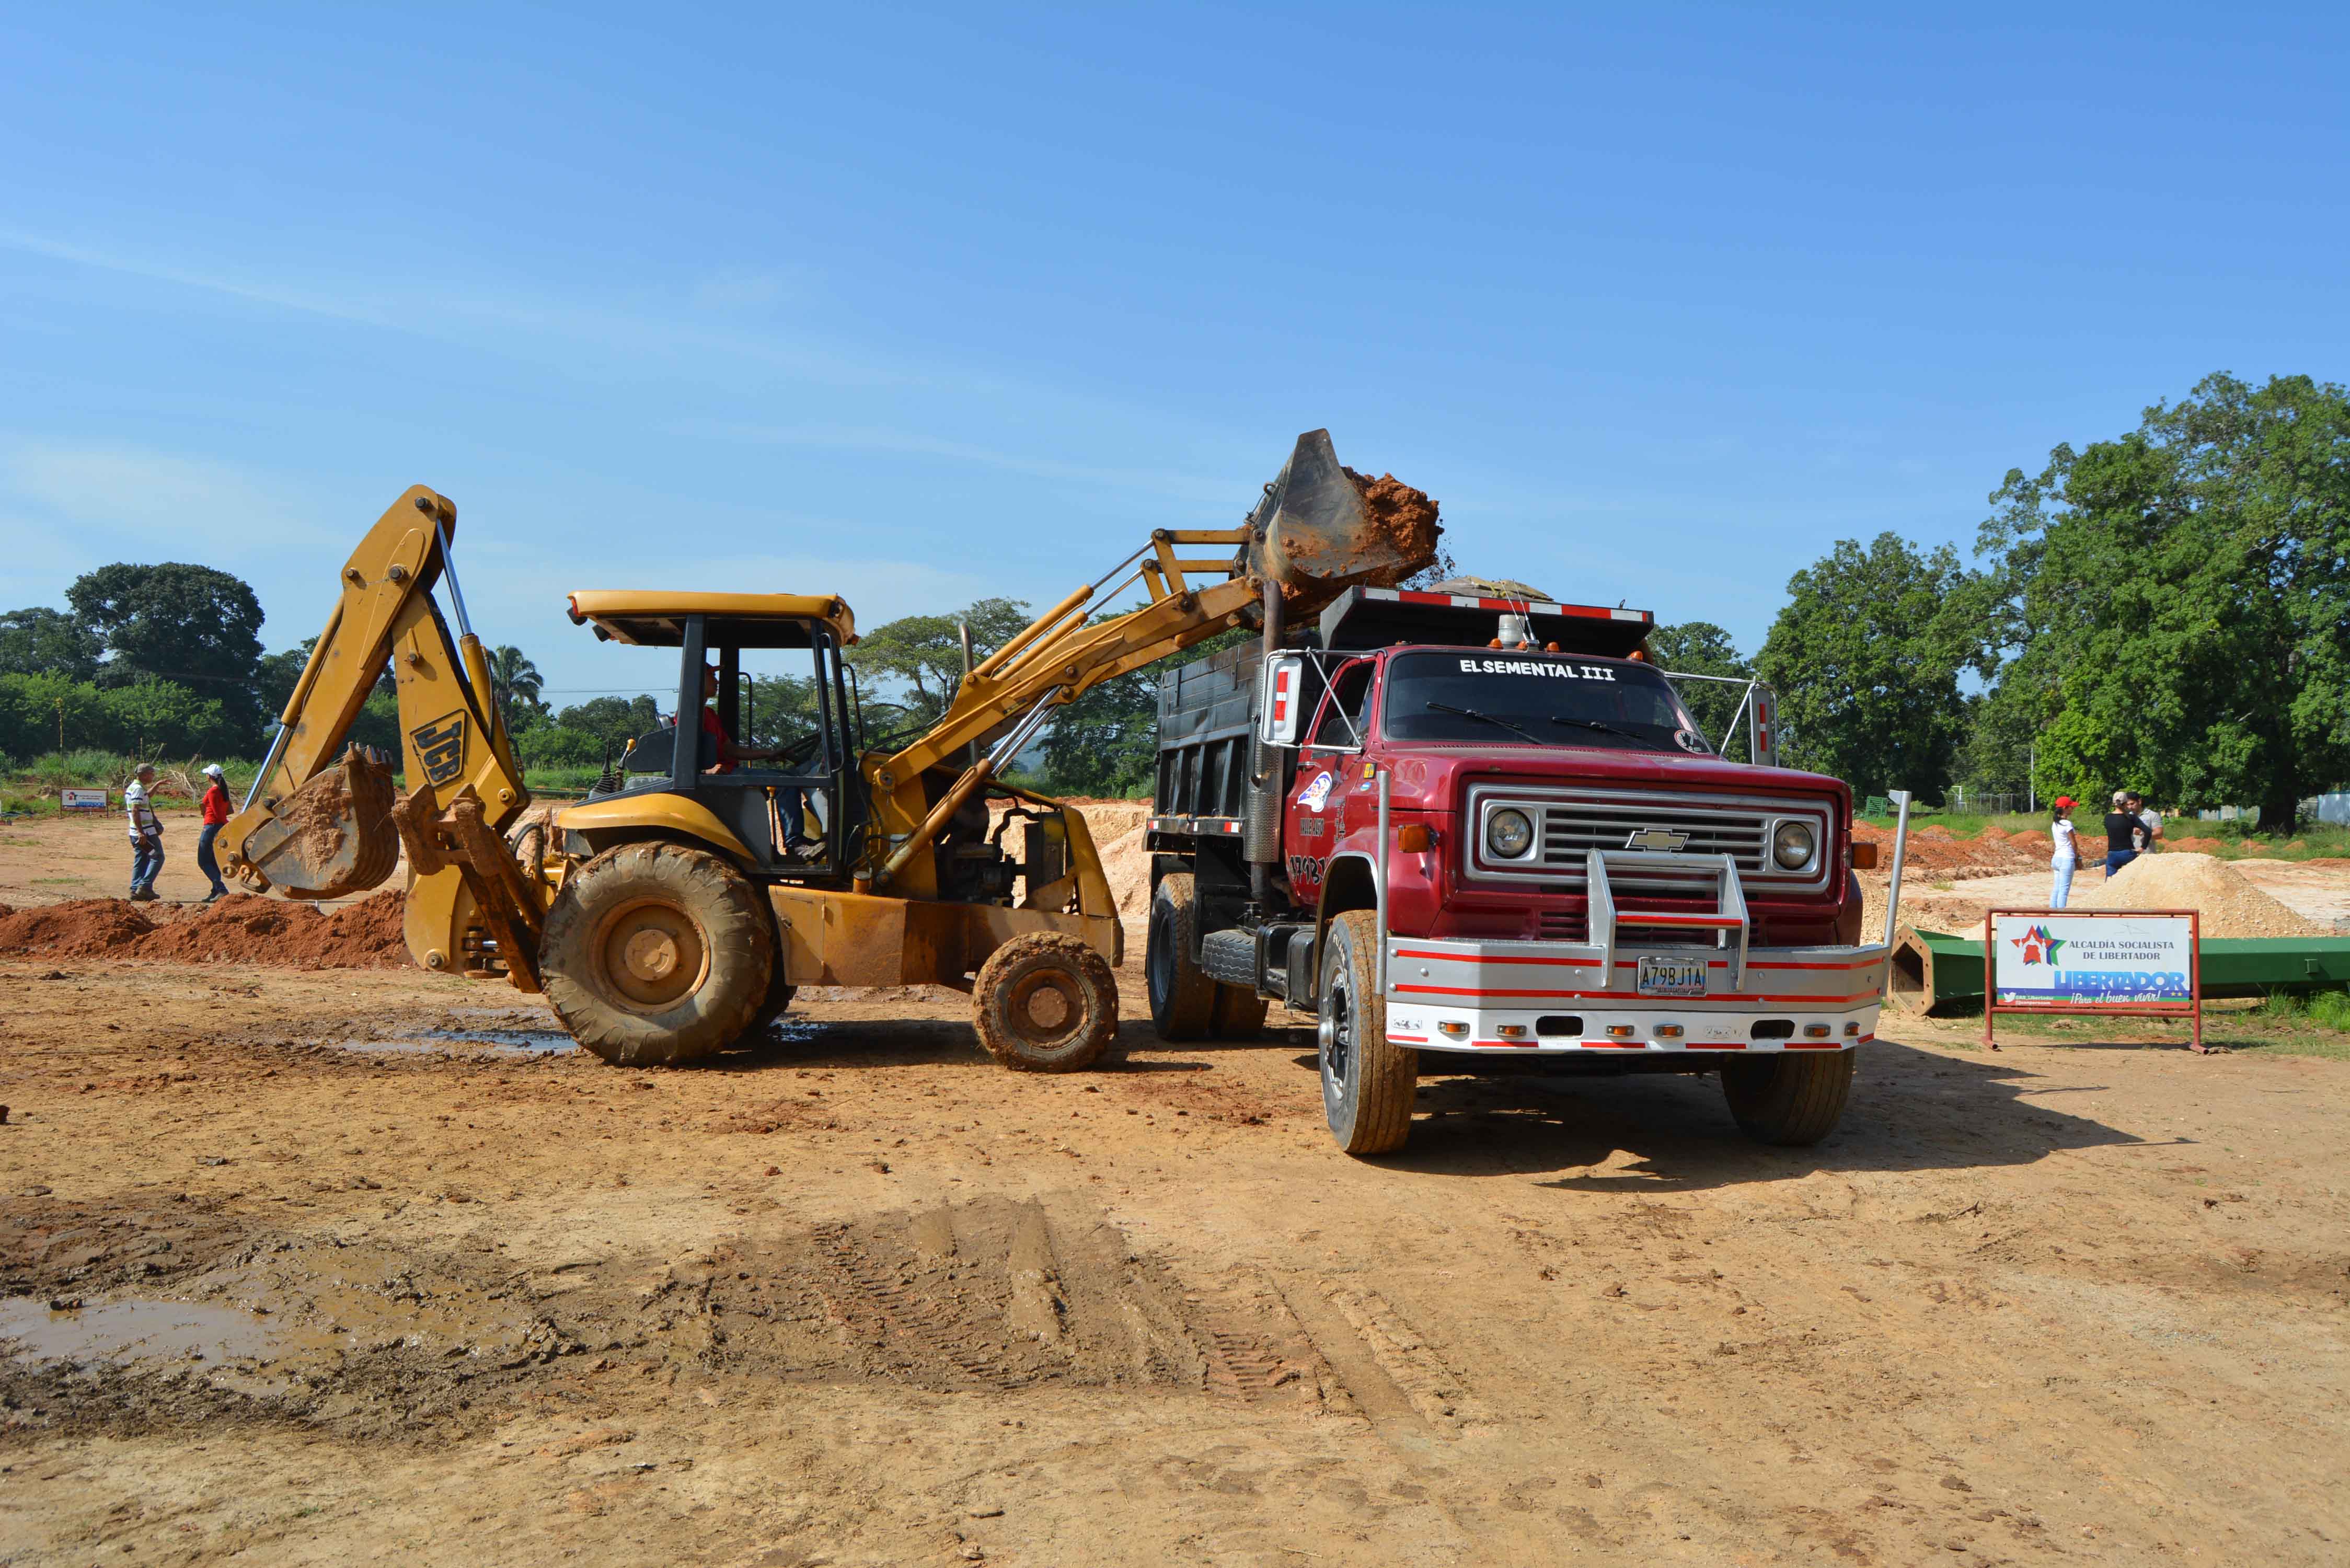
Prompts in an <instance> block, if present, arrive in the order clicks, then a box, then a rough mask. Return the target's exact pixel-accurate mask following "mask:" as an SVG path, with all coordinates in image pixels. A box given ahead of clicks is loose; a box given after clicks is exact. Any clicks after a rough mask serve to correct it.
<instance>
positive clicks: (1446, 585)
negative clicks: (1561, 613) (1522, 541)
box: [1428, 577, 1558, 604]
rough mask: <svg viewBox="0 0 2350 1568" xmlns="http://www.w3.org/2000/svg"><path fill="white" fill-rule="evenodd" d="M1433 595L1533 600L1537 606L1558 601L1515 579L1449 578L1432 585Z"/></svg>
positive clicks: (1531, 585) (1530, 584) (1430, 585)
mask: <svg viewBox="0 0 2350 1568" xmlns="http://www.w3.org/2000/svg"><path fill="white" fill-rule="evenodd" d="M1428 591H1429V592H1430V593H1431V594H1459V595H1461V597H1464V598H1481V599H1532V600H1533V601H1534V603H1536V604H1556V603H1557V602H1558V601H1557V600H1556V599H1555V598H1553V597H1551V596H1550V595H1548V594H1546V593H1544V592H1543V591H1542V590H1541V589H1540V588H1538V587H1534V585H1533V584H1532V583H1522V582H1519V581H1518V580H1516V579H1515V578H1513V577H1447V578H1445V579H1444V580H1443V581H1442V582H1440V583H1430V584H1429V585H1428Z"/></svg>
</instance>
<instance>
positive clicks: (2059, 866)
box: [2048, 794, 2081, 909]
mask: <svg viewBox="0 0 2350 1568" xmlns="http://www.w3.org/2000/svg"><path fill="white" fill-rule="evenodd" d="M2073 805H2074V801H2073V797H2072V796H2071V795H2069V794H2060V795H2058V796H2057V797H2056V805H2055V809H2054V815H2053V816H2052V817H2050V819H2049V822H2048V836H2049V837H2050V838H2053V839H2054V840H2055V848H2054V851H2052V852H2051V853H2050V855H2049V857H2048V869H2049V870H2050V871H2052V872H2054V874H2055V877H2056V886H2055V887H2054V888H2051V889H2050V890H2049V894H2048V907H2049V908H2050V909H2063V908H2064V901H2065V900H2066V899H2068V898H2071V897H2072V896H2073V870H2074V867H2077V866H2078V865H2080V863H2081V848H2080V844H2079V842H2078V840H2079V835H2077V834H2075V833H2074V831H2073V821H2072V818H2073Z"/></svg>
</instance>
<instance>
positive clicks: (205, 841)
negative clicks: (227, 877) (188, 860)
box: [196, 763, 228, 904]
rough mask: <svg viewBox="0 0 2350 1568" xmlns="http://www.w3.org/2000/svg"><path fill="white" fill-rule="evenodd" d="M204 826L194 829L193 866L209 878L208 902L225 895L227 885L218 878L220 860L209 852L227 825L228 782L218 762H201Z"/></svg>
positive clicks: (206, 899)
mask: <svg viewBox="0 0 2350 1568" xmlns="http://www.w3.org/2000/svg"><path fill="white" fill-rule="evenodd" d="M204 781H205V782H204V799H203V807H204V825H203V827H201V828H199V829H198V830H197V832H196V869H197V870H199V871H202V872H203V874H204V875H205V876H207V877H211V878H212V883H213V890H212V891H211V892H210V893H208V894H206V895H205V896H204V902H205V903H207V904H209V903H211V902H212V901H213V899H214V898H227V897H228V884H227V883H225V882H223V881H222V880H221V874H220V860H219V858H218V857H215V856H214V855H213V839H215V838H218V837H219V836H220V830H221V829H222V828H224V827H226V826H228V784H227V781H226V778H225V776H224V774H222V773H221V765H220V764H219V763H205V764H204Z"/></svg>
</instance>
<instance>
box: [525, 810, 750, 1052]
mask: <svg viewBox="0 0 2350 1568" xmlns="http://www.w3.org/2000/svg"><path fill="white" fill-rule="evenodd" d="M775 963H776V958H775V924H774V921H773V920H772V919H770V918H769V916H768V914H767V911H766V910H765V909H763V908H762V907H761V900H760V898H759V891H758V889H757V888H754V887H753V886H752V885H751V883H750V882H749V881H748V880H747V879H745V878H744V877H743V875H742V874H741V873H740V872H738V871H736V870H735V869H734V867H732V866H730V865H728V864H727V863H726V862H725V861H724V860H722V859H720V858H719V857H717V856H715V855H712V854H711V853H710V852H708V851H707V850H702V849H690V848H687V847H685V846H682V845H677V844H624V845H622V846H619V848H617V849H608V850H606V851H605V852H604V853H603V854H601V855H598V856H597V857H595V858H594V859H592V860H589V861H587V863H586V864H585V865H583V866H581V867H578V868H577V870H575V871H573V872H572V873H571V875H570V876H568V877H566V878H565V879H564V883H563V889H562V891H561V892H559V893H557V894H556V898H555V906H554V908H553V909H549V910H548V911H547V915H546V940H545V941H544V942H543V943H542V944H541V945H540V950H539V968H540V971H541V978H542V980H543V981H544V983H545V986H546V1000H547V1001H548V1002H551V1003H553V1004H554V1007H555V1013H556V1017H558V1018H560V1019H562V1020H563V1026H564V1027H565V1028H566V1029H567V1030H569V1031H570V1032H571V1036H572V1038H573V1039H575V1040H577V1041H578V1042H579V1044H582V1045H584V1046H586V1047H587V1049H588V1050H590V1051H593V1052H594V1053H595V1054H597V1055H598V1056H601V1057H602V1058H603V1059H604V1060H605V1061H607V1062H609V1063H611V1064H613V1065H614V1066H618V1067H660V1066H670V1065H673V1064H677V1063H680V1062H691V1061H692V1060H694V1059H695V1058H696V1057H700V1056H707V1055H709V1054H711V1053H712V1052H713V1051H716V1050H718V1049H719V1048H720V1047H722V1046H724V1045H728V1044H733V1042H734V1041H735V1040H737V1039H739V1038H741V1037H742V1035H743V1032H744V1031H745V1030H747V1029H748V1028H749V1027H750V1026H751V1023H752V1021H753V1020H754V1018H756V1017H757V1016H758V1013H759V1012H760V1010H761V1009H762V1008H763V1007H764V1005H765V1004H766V1003H767V1002H768V1001H769V1000H771V998H772V995H773V981H774V977H775ZM785 1000H787V1001H788V1000H789V998H788V996H786V999H785Z"/></svg>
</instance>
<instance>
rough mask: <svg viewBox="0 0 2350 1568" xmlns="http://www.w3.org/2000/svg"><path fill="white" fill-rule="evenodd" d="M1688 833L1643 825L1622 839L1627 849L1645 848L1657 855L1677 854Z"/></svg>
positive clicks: (1687, 838)
mask: <svg viewBox="0 0 2350 1568" xmlns="http://www.w3.org/2000/svg"><path fill="white" fill-rule="evenodd" d="M1688 842H1689V835H1688V834H1686V833H1683V832H1681V831H1679V829H1678V828H1671V827H1643V828H1640V829H1638V830H1637V831H1635V832H1634V833H1633V835H1632V836H1630V837H1629V838H1627V839H1626V840H1624V847H1625V848H1627V849H1647V850H1650V851H1653V852H1654V853H1657V854H1659V855H1673V854H1678V853H1679V850H1680V847H1681V846H1682V845H1684V844H1687V843H1688Z"/></svg>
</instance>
